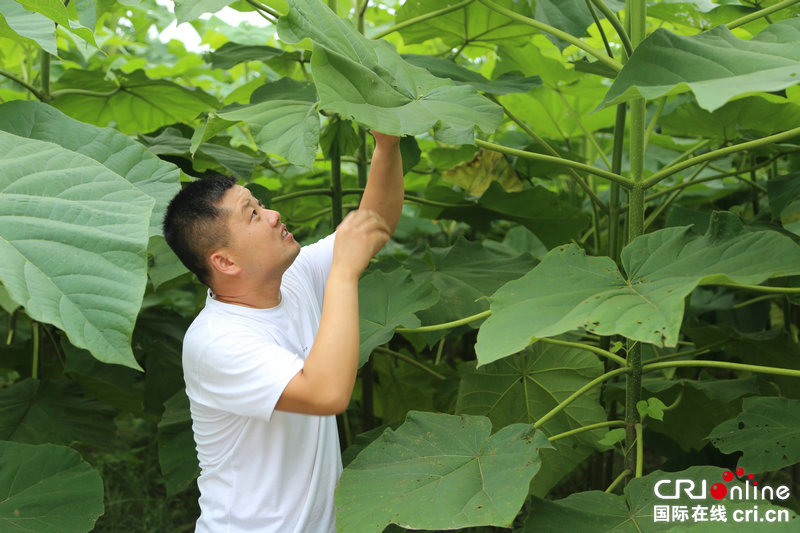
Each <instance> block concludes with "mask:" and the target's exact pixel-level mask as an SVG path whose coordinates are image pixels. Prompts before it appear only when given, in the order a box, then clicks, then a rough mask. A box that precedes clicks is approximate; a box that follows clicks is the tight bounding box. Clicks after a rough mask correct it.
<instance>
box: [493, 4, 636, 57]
mask: <svg viewBox="0 0 800 533" xmlns="http://www.w3.org/2000/svg"><path fill="white" fill-rule="evenodd" d="M478 1H479V2H480V3H481V4H483V5H485V6H486V7H488V8H489V9H491V10H492V11H496V12H497V13H500V14H501V15H505V16H507V17H508V18H510V19H512V20H515V21H516V22H519V23H521V24H526V25H528V26H531V27H534V28H536V29H537V30H539V31H543V32H545V33H549V34H550V35H553V36H555V37H558V38H559V39H561V40H564V41H567V42H568V43H570V44H572V45H575V46H577V47H578V48H580V49H581V50H583V51H584V52H586V53H588V54H589V55H592V56H594V57H596V58H597V59H598V60H599V61H600V62H601V63H603V64H605V65H606V66H608V67H610V68H612V69H614V72H619V71H620V70H622V63H620V62H619V61H616V60H614V59H611V58H610V57H608V56H607V55H606V54H604V53H603V52H602V51H600V50H598V49H597V48H594V47H591V46H589V45H588V44H586V43H585V42H583V41H581V40H580V39H577V38H575V37H573V36H572V35H570V34H569V33H567V32H565V31H561V30H559V29H558V28H554V27H553V26H550V25H549V24H544V23H543V22H539V21H538V20H536V19H532V18H530V17H526V16H525V15H521V14H519V13H517V12H515V11H511V10H510V9H506V8H505V7H503V6H499V5H497V4H495V3H494V2H492V1H491V0H478Z"/></svg>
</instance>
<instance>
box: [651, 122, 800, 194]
mask: <svg viewBox="0 0 800 533" xmlns="http://www.w3.org/2000/svg"><path fill="white" fill-rule="evenodd" d="M798 135H800V127H798V128H793V129H790V130H787V131H784V132H783V133H776V134H775V135H769V136H767V137H762V138H760V139H756V140H754V141H748V142H743V143H739V144H734V145H732V146H726V147H725V148H719V149H717V150H712V151H710V152H706V153H705V154H702V155H698V156H696V157H692V158H690V159H687V160H686V161H684V162H683V163H679V164H677V165H673V166H671V167H667V168H664V169H661V170H659V171H658V172H656V173H655V174H653V175H652V176H650V178H648V179H647V180H645V181H644V183H643V184H642V186H643V187H644V188H645V189H649V188H650V187H652V186H653V185H655V184H657V183H658V182H660V181H661V180H663V179H664V178H667V177H669V176H672V175H673V174H675V173H677V172H680V171H681V170H683V169H685V168H689V167H692V166H694V165H697V164H700V163H703V162H705V161H711V160H714V159H717V158H720V157H722V156H726V155H728V154H734V153H736V152H742V151H744V150H750V149H751V148H760V147H762V146H766V145H768V144H773V143H777V142H781V141H785V140H788V139H792V138H794V137H797V136H798Z"/></svg>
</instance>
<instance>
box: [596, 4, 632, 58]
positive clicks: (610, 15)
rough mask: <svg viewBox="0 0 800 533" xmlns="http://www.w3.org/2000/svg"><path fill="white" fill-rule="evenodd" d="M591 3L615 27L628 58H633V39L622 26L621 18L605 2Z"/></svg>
mask: <svg viewBox="0 0 800 533" xmlns="http://www.w3.org/2000/svg"><path fill="white" fill-rule="evenodd" d="M591 2H592V3H593V4H594V5H595V7H597V9H599V10H600V12H601V13H602V14H603V15H605V16H606V19H607V20H608V22H609V23H610V24H611V26H613V27H614V30H615V31H616V32H617V35H619V39H620V41H622V47H623V48H624V49H625V54H626V55H627V56H628V57H631V54H633V45H632V44H631V39H630V37H628V32H626V31H625V28H624V27H623V26H622V23H621V22H620V21H619V18H618V17H617V16H616V15H615V14H614V12H613V11H611V10H610V9H609V8H608V6H607V5H606V3H605V2H603V0H591Z"/></svg>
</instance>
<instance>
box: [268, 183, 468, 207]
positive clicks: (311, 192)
mask: <svg viewBox="0 0 800 533" xmlns="http://www.w3.org/2000/svg"><path fill="white" fill-rule="evenodd" d="M363 193H364V189H363V188H356V189H342V196H349V195H354V194H363ZM332 194H333V193H332V191H331V189H306V190H304V191H295V192H290V193H287V194H282V195H280V196H276V197H274V198H272V200H270V203H272V204H275V203H279V202H284V201H286V200H293V199H295V198H303V197H305V196H331V195H332ZM403 198H404V199H405V201H407V202H411V203H414V204H420V205H430V206H433V207H444V208H447V207H453V208H455V207H475V203H474V202H464V203H462V204H451V203H447V202H437V201H435V200H428V199H427V198H420V197H418V196H413V195H411V194H405V195H404V196H403ZM326 212H327V211H326Z"/></svg>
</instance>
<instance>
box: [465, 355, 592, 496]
mask: <svg viewBox="0 0 800 533" xmlns="http://www.w3.org/2000/svg"><path fill="white" fill-rule="evenodd" d="M459 371H460V373H461V383H460V385H459V388H458V400H457V402H456V413H465V414H471V415H483V416H487V417H489V419H490V420H491V421H492V425H493V426H494V427H503V426H506V425H508V424H513V423H518V422H522V423H527V424H532V423H534V422H536V421H537V420H538V419H539V418H541V417H542V416H543V415H545V414H546V413H548V412H549V411H550V410H551V409H553V408H554V407H555V406H556V405H558V403H559V402H561V401H563V400H564V399H566V398H567V397H568V396H569V395H570V394H572V393H573V392H575V391H576V390H577V389H579V388H581V387H582V386H584V385H586V384H587V383H589V381H591V380H592V379H594V378H596V377H597V376H599V375H600V374H602V373H603V364H602V363H601V362H600V360H599V359H598V358H597V356H596V355H594V354H592V353H590V352H588V351H586V350H580V349H577V348H564V347H561V346H554V345H550V344H543V343H540V344H535V345H534V346H533V348H532V349H530V350H525V351H523V352H521V353H519V354H518V355H514V356H512V357H507V358H505V359H502V360H501V361H497V362H495V363H492V364H489V365H485V366H482V367H480V368H475V363H466V364H464V365H462V367H461V368H460V369H459ZM599 397H600V390H599V388H595V389H593V390H591V391H589V392H587V393H586V394H584V395H582V396H581V397H580V398H578V399H577V400H576V401H574V402H573V403H571V404H570V405H569V406H567V407H566V408H565V409H564V410H563V411H561V412H560V413H559V414H557V415H556V416H555V417H553V418H552V419H551V420H549V421H548V422H547V423H546V424H544V425H543V427H542V430H544V432H545V433H546V434H547V435H550V436H553V435H556V434H558V433H563V432H565V431H569V430H571V429H575V428H578V427H582V426H587V425H589V424H595V423H597V422H602V421H604V420H606V413H605V410H604V409H603V407H602V406H601V405H600V402H599ZM603 433H604V432H603V431H602V430H600V431H594V432H589V433H584V434H582V435H580V436H579V437H567V438H564V439H560V440H557V441H556V442H554V443H553V445H554V446H555V449H554V450H542V452H541V458H542V468H541V469H540V470H539V473H538V474H536V477H535V478H534V480H533V490H534V493H535V494H539V495H544V494H545V493H546V492H547V491H548V490H549V489H550V488H552V487H553V486H554V485H555V484H556V483H558V482H559V481H561V480H562V479H563V478H564V477H565V476H566V475H567V474H569V473H570V472H571V471H572V470H574V469H575V467H576V466H578V464H580V462H581V461H583V460H584V459H585V458H586V457H587V456H588V455H589V454H590V453H592V451H594V446H593V444H594V443H596V442H597V440H599V438H601V437H602V436H603Z"/></svg>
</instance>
